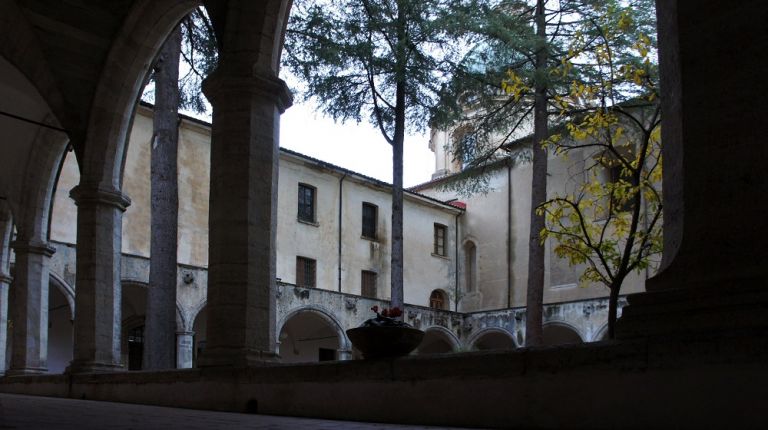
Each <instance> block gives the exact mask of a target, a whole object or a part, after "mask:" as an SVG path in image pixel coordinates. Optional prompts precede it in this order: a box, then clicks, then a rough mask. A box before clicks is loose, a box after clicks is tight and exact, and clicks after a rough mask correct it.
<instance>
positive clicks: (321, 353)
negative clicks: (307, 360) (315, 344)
mask: <svg viewBox="0 0 768 430" xmlns="http://www.w3.org/2000/svg"><path fill="white" fill-rule="evenodd" d="M317 358H318V360H319V361H334V360H336V350H335V349H330V348H320V349H318V351H317Z"/></svg>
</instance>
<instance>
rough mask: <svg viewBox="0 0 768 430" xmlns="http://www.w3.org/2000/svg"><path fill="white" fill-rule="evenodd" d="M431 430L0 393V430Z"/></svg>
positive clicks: (417, 427) (420, 427) (421, 427)
mask: <svg viewBox="0 0 768 430" xmlns="http://www.w3.org/2000/svg"><path fill="white" fill-rule="evenodd" d="M177 428H180V429H184V430H196V429H206V430H212V429H228V430H229V429H296V430H302V429H315V430H320V429H322V430H325V429H329V430H330V429H334V430H335V429H342V430H346V429H350V430H352V429H354V430H374V429H377V430H379V429H392V430H401V429H437V428H446V427H425V426H408V425H393V424H375V423H359V422H350V421H333V420H320V419H311V418H293V417H277V416H271V415H252V414H238V413H230V412H213V411H198V410H192V409H180V408H166V407H160V406H146V405H133V404H127V403H112V402H97V401H92V400H74V399H60V398H53V397H35V396H21V395H16V394H2V393H0V429H2V430H6V429H17V430H45V429H56V430H59V429H61V430H90V429H94V430H95V429H108V430H127V429H136V430H152V429H158V430H172V429H177Z"/></svg>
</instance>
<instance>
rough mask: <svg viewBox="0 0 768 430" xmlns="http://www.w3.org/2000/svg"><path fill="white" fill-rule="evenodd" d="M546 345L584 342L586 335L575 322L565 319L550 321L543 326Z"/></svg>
mask: <svg viewBox="0 0 768 430" xmlns="http://www.w3.org/2000/svg"><path fill="white" fill-rule="evenodd" d="M542 332H543V335H544V336H543V337H544V345H560V344H566V343H583V342H584V335H583V334H582V333H581V331H580V330H579V329H578V328H577V327H576V326H574V325H573V324H570V323H567V322H565V321H548V322H545V323H544V325H543V326H542Z"/></svg>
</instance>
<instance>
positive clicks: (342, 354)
mask: <svg viewBox="0 0 768 430" xmlns="http://www.w3.org/2000/svg"><path fill="white" fill-rule="evenodd" d="M336 356H337V359H338V360H339V361H346V360H351V359H352V351H351V350H349V349H337V350H336Z"/></svg>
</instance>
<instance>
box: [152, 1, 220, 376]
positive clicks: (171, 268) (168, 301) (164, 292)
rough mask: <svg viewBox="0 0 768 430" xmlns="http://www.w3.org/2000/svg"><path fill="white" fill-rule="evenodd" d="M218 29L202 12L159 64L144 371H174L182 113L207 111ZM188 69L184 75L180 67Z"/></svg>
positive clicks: (172, 38)
mask: <svg viewBox="0 0 768 430" xmlns="http://www.w3.org/2000/svg"><path fill="white" fill-rule="evenodd" d="M216 60H217V58H216V45H215V40H214V36H213V29H212V28H211V26H210V24H209V23H208V20H207V17H206V15H205V12H204V11H203V10H202V9H197V10H195V11H194V12H192V13H191V14H190V15H188V16H187V17H185V18H184V19H183V20H182V21H181V23H180V24H179V25H178V26H177V27H175V28H174V29H173V31H172V32H171V34H170V35H169V36H168V39H167V40H166V41H165V43H164V45H163V47H162V49H161V51H160V53H159V54H158V56H157V59H156V60H155V64H154V67H153V72H152V80H153V81H154V102H155V105H154V115H153V138H152V143H151V144H152V151H151V154H152V157H151V184H152V185H151V232H152V235H151V240H150V269H149V285H150V288H149V289H148V292H147V312H146V319H145V326H144V351H143V358H142V361H143V363H142V368H144V369H172V368H174V367H176V363H175V362H174V357H175V352H176V350H175V348H176V280H177V264H178V263H177V260H178V255H177V248H178V213H179V187H178V165H177V159H178V139H179V109H180V108H181V109H189V110H192V111H195V112H197V113H202V112H205V111H206V103H205V101H204V99H203V96H202V93H201V91H200V85H201V83H202V79H203V78H205V76H207V75H208V73H210V72H211V71H212V70H213V68H214V67H215V66H216ZM180 62H182V64H184V66H185V68H186V69H188V71H187V72H186V73H185V74H184V75H183V76H181V77H180V74H179V64H180Z"/></svg>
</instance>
